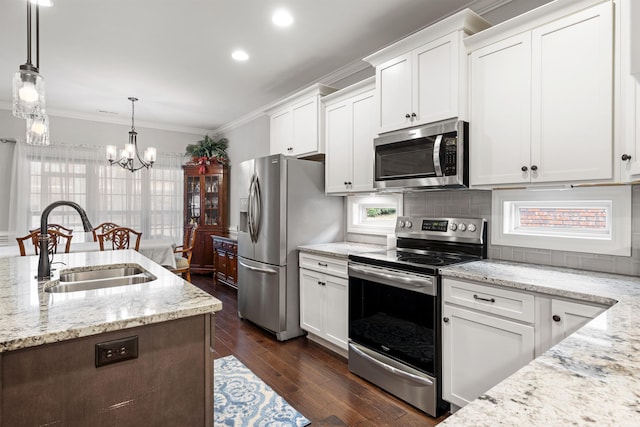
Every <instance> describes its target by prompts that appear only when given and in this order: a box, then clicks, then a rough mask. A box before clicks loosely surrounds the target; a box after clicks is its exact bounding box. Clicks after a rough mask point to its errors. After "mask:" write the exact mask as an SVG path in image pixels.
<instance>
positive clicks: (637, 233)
mask: <svg viewBox="0 0 640 427" xmlns="http://www.w3.org/2000/svg"><path fill="white" fill-rule="evenodd" d="M631 193H632V207H631V214H632V218H633V220H632V225H631V233H632V238H631V254H632V255H631V256H630V257H621V256H612V255H598V254H588V253H582V252H566V251H555V250H547V249H531V248H521V247H515V246H498V245H492V244H491V238H490V237H489V258H491V259H501V260H506V261H517V262H527V263H532V264H544V265H551V266H558V267H570V268H580V269H584V270H592V271H602V272H606V273H619V274H628V275H636V276H637V275H640V258H639V254H640V252H639V250H640V185H634V186H633V188H632V192H631ZM404 214H405V215H407V216H433V217H440V216H442V217H447V216H453V217H482V218H486V219H487V220H488V222H489V233H488V235H489V236H491V230H490V228H491V226H492V224H491V191H489V190H451V191H425V192H415V193H406V194H405V195H404Z"/></svg>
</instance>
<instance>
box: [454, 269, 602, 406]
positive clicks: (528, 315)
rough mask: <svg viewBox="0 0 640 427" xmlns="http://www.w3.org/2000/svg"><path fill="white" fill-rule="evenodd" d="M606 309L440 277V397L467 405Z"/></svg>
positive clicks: (547, 296)
mask: <svg viewBox="0 0 640 427" xmlns="http://www.w3.org/2000/svg"><path fill="white" fill-rule="evenodd" d="M606 309H607V306H606V305H602V304H596V303H586V302H582V301H577V300H568V299H564V298H553V297H551V296H549V295H543V294H540V293H532V292H522V291H516V290H513V289H507V288H504V287H499V286H491V285H485V284H483V283H478V282H472V281H467V280H460V279H453V278H444V279H443V280H442V395H443V399H444V400H446V401H448V402H450V403H452V404H453V405H456V406H459V407H462V406H464V405H466V404H467V403H469V402H471V401H472V400H474V399H476V398H477V397H479V396H480V395H481V394H483V393H485V392H486V391H487V390H489V389H490V388H491V387H493V386H495V385H496V384H498V383H499V382H500V381H502V380H504V379H505V378H507V377H508V376H509V375H511V374H513V373H514V372H515V371H517V370H518V369H520V368H521V367H523V366H524V365H526V364H528V363H529V362H531V361H532V360H533V359H534V358H535V357H538V356H539V355H541V354H542V353H544V352H545V351H547V350H548V349H549V348H551V347H552V346H554V345H556V344H558V343H559V342H560V341H562V340H563V339H565V338H566V337H568V336H569V335H571V334H572V333H573V332H575V331H576V330H578V329H580V328H581V327H582V326H584V325H585V324H586V323H587V322H589V321H590V320H591V319H593V318H594V317H596V316H598V315H599V314H601V313H602V312H603V311H605V310H606ZM604 320H605V321H606V319H604Z"/></svg>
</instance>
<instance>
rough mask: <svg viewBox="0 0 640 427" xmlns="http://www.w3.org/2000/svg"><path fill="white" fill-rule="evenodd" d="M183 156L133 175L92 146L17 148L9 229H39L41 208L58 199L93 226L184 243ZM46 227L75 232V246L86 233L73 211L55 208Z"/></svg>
mask: <svg viewBox="0 0 640 427" xmlns="http://www.w3.org/2000/svg"><path fill="white" fill-rule="evenodd" d="M182 159H183V157H182V155H181V154H167V153H159V154H158V158H157V161H156V163H154V165H153V168H151V169H148V170H147V169H143V170H140V171H137V172H134V173H131V172H130V171H127V170H125V169H122V168H121V167H119V166H117V165H116V166H110V165H109V164H108V163H107V162H106V160H104V150H103V149H102V147H95V146H74V145H65V144H56V145H51V146H31V145H26V144H24V143H18V144H17V146H16V150H15V152H14V161H13V173H12V177H13V179H12V181H13V182H12V190H11V194H12V197H11V207H10V212H11V213H10V217H9V227H10V229H11V230H15V233H16V235H18V236H20V235H25V234H26V233H27V232H28V230H29V229H33V228H37V227H39V225H40V215H41V213H42V211H43V209H44V208H45V207H46V206H48V205H49V204H50V203H52V202H54V201H57V200H70V201H73V202H76V203H78V204H79V205H80V206H82V207H83V208H84V209H85V210H86V211H87V215H88V216H89V219H90V220H91V223H92V224H93V225H94V226H96V225H98V224H100V223H102V222H107V221H108V222H115V223H116V224H119V225H122V226H126V227H131V228H134V229H136V230H139V231H142V233H143V238H151V239H152V238H165V239H172V240H174V241H176V242H180V241H181V238H182V203H183V194H182V193H183V174H182V169H181V164H182ZM49 222H50V223H56V224H62V225H65V226H67V227H71V228H73V229H74V241H83V240H90V239H92V237H91V235H90V233H87V234H84V232H83V229H82V222H81V220H80V216H79V215H78V214H77V212H76V211H75V210H73V209H71V208H67V207H59V208H56V209H54V210H53V211H52V212H51V215H50V216H49Z"/></svg>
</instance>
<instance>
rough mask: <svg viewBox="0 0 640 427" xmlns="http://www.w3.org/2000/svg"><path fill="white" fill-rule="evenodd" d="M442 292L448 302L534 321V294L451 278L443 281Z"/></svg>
mask: <svg viewBox="0 0 640 427" xmlns="http://www.w3.org/2000/svg"><path fill="white" fill-rule="evenodd" d="M442 294H443V301H444V302H446V303H450V304H456V305H460V306H463V307H469V308H472V309H474V310H478V311H482V312H486V313H491V314H495V315H498V316H503V317H507V318H510V319H515V320H519V321H522V322H527V323H533V321H534V307H535V306H534V296H533V295H532V294H527V293H523V292H517V291H511V290H508V289H500V288H496V287H493V286H486V285H483V284H479V283H473V282H466V281H462V280H456V279H449V278H445V279H444V280H443V281H442Z"/></svg>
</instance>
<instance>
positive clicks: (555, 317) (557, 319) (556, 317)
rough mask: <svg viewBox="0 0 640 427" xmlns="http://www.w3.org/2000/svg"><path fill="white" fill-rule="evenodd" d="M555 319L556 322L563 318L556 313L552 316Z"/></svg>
mask: <svg viewBox="0 0 640 427" xmlns="http://www.w3.org/2000/svg"><path fill="white" fill-rule="evenodd" d="M551 318H552V319H553V321H554V322H559V321H560V320H562V318H561V317H560V316H558V315H557V314H554V315H553V317H551Z"/></svg>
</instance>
